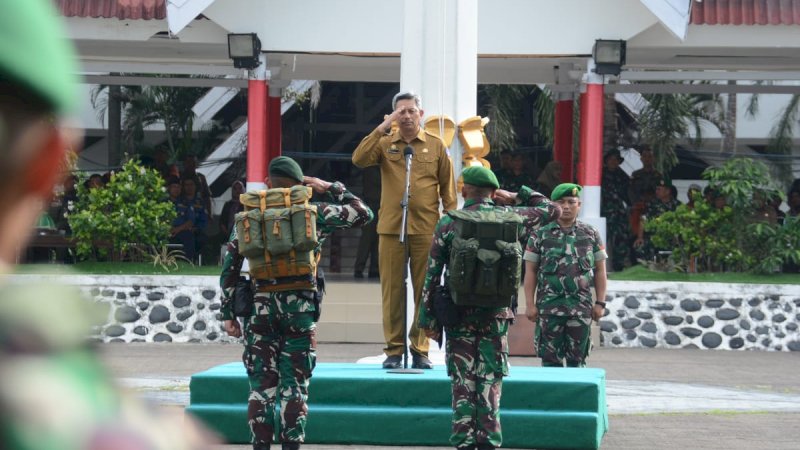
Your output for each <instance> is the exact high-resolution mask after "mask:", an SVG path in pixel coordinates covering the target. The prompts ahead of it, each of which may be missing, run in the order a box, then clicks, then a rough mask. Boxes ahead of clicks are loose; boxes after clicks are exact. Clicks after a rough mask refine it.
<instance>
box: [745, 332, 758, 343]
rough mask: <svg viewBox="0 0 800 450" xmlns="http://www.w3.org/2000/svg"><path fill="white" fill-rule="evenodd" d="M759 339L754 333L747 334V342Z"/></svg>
mask: <svg viewBox="0 0 800 450" xmlns="http://www.w3.org/2000/svg"><path fill="white" fill-rule="evenodd" d="M756 340H757V339H756V337H755V336H754V335H752V334H748V335H747V342H755V341H756Z"/></svg>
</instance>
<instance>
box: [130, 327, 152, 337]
mask: <svg viewBox="0 0 800 450" xmlns="http://www.w3.org/2000/svg"><path fill="white" fill-rule="evenodd" d="M133 332H134V333H136V334H138V335H139V336H147V333H148V332H150V330H148V329H147V327H143V326H141V325H139V326H138V327H134V329H133Z"/></svg>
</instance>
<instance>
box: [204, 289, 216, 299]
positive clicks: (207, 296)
mask: <svg viewBox="0 0 800 450" xmlns="http://www.w3.org/2000/svg"><path fill="white" fill-rule="evenodd" d="M216 296H217V291H212V290H211V289H206V290H204V291H203V298H204V299H206V300H214V297H216Z"/></svg>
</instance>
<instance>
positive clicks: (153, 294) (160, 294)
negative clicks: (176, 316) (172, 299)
mask: <svg viewBox="0 0 800 450" xmlns="http://www.w3.org/2000/svg"><path fill="white" fill-rule="evenodd" d="M163 298H164V293H163V292H151V293H149V294H147V299H148V300H150V301H151V302H157V301H159V300H161V299H163Z"/></svg>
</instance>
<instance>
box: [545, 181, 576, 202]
mask: <svg viewBox="0 0 800 450" xmlns="http://www.w3.org/2000/svg"><path fill="white" fill-rule="evenodd" d="M582 190H583V188H582V187H581V186H580V185H579V184H575V183H561V184H559V185H558V186H556V187H555V188H554V189H553V193H552V194H551V195H550V199H551V200H553V201H555V200H558V199H560V198H562V197H578V196H579V195H581V191H582Z"/></svg>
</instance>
